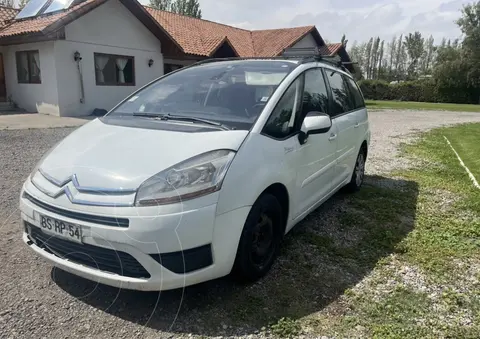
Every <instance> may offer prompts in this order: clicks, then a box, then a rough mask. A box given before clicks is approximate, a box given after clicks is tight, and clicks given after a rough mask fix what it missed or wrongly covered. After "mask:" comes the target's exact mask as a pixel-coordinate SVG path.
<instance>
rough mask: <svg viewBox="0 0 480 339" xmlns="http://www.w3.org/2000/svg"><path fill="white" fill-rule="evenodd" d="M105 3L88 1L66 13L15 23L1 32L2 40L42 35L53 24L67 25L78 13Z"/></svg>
mask: <svg viewBox="0 0 480 339" xmlns="http://www.w3.org/2000/svg"><path fill="white" fill-rule="evenodd" d="M105 1H106V0H86V1H84V2H82V3H80V4H78V5H76V6H73V7H71V8H69V9H68V10H66V11H65V12H60V13H56V14H52V15H46V16H39V17H35V18H31V19H25V20H18V21H14V22H12V23H11V24H10V25H7V26H6V27H5V28H3V29H2V30H0V38H2V37H9V36H15V35H24V34H30V33H42V32H44V31H45V30H48V28H49V27H50V26H52V25H53V24H62V23H63V25H66V24H67V23H69V22H71V21H73V20H74V19H75V18H76V17H75V16H74V15H75V14H76V13H78V12H81V11H84V10H86V9H91V8H94V7H96V6H98V5H100V4H102V3H103V2H105Z"/></svg>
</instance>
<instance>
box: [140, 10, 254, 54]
mask: <svg viewBox="0 0 480 339" xmlns="http://www.w3.org/2000/svg"><path fill="white" fill-rule="evenodd" d="M145 9H146V10H147V11H148V13H150V15H151V16H153V18H154V19H155V20H156V21H157V22H158V23H159V24H160V26H162V27H163V28H164V29H165V30H166V31H167V32H168V33H169V34H170V36H171V37H172V38H173V39H174V40H175V41H176V42H177V44H178V45H179V46H180V47H181V48H182V49H183V51H184V52H185V53H187V54H194V55H201V56H210V55H211V54H212V53H213V52H214V51H215V50H216V49H217V48H218V47H219V44H220V43H222V42H223V41H224V39H225V38H227V37H228V40H229V41H230V43H231V44H232V46H233V47H234V48H235V50H236V51H237V53H238V54H239V55H240V56H247V55H249V56H252V55H254V52H253V44H252V39H251V32H250V31H247V30H244V29H241V28H236V27H232V26H227V25H223V24H219V23H216V22H212V21H207V20H202V19H196V18H192V17H188V16H184V15H179V14H175V13H171V12H166V11H160V10H157V9H154V8H151V7H145Z"/></svg>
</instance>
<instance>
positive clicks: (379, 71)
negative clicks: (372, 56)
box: [377, 40, 385, 79]
mask: <svg viewBox="0 0 480 339" xmlns="http://www.w3.org/2000/svg"><path fill="white" fill-rule="evenodd" d="M384 45H385V41H384V40H382V42H381V44H380V51H379V52H378V68H377V79H379V78H380V77H381V76H380V75H381V74H382V77H383V75H384V73H385V72H384V69H383V63H382V61H383V52H384V50H383V47H384Z"/></svg>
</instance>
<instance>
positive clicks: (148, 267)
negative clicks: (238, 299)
mask: <svg viewBox="0 0 480 339" xmlns="http://www.w3.org/2000/svg"><path fill="white" fill-rule="evenodd" d="M24 189H25V187H24ZM27 193H28V194H29V195H30V196H33V197H34V198H35V199H37V200H39V201H42V202H45V203H46V204H48V206H54V205H53V204H52V202H51V201H48V199H45V198H44V197H42V194H41V193H39V192H34V191H33V189H31V188H30V187H29V190H28V191H27ZM42 198H43V199H42ZM190 207H191V206H190ZM165 208H169V209H171V207H165ZM20 210H21V218H22V220H23V222H24V224H25V225H28V226H29V227H35V228H36V229H35V230H36V231H39V232H41V234H42V231H40V229H41V226H40V221H39V218H38V213H41V214H43V215H45V216H49V217H51V218H55V219H57V220H61V221H65V222H68V223H71V224H76V225H81V226H82V242H83V244H85V245H86V246H88V247H91V246H95V247H94V248H99V249H101V250H102V251H108V250H110V251H116V252H118V254H120V256H119V257H122V256H123V255H124V254H125V256H128V257H129V258H130V257H132V258H133V259H134V261H136V262H138V264H139V265H141V267H142V268H144V269H145V271H147V272H148V274H147V275H145V276H144V277H133V276H126V275H124V274H123V275H122V274H118V272H117V273H115V272H112V270H108V269H102V266H101V265H97V266H96V267H92V266H91V265H90V266H89V265H85V264H84V263H82V262H81V261H78V260H75V259H71V258H70V259H69V257H68V256H66V257H62V255H61V254H59V253H58V252H55V251H53V252H52V251H50V249H49V248H48V242H47V243H46V244H47V248H45V246H42V244H41V243H38V242H37V243H36V242H34V241H32V240H33V239H32V235H31V232H30V235H29V232H27V227H26V228H25V231H24V234H23V240H24V242H25V243H26V244H27V245H28V246H29V247H30V248H31V249H33V250H34V251H35V252H36V253H38V254H39V255H41V256H42V257H44V258H45V259H47V260H48V261H50V262H51V263H52V264H54V265H55V266H57V267H59V268H61V269H63V270H65V271H67V272H70V273H73V274H75V275H78V276H81V277H84V278H86V279H89V280H93V281H96V282H98V283H102V284H106V285H110V286H115V287H119V288H126V289H135V290H145V291H147V290H155V291H159V290H168V289H173V288H181V287H185V286H188V285H192V284H196V283H200V282H203V281H207V280H211V279H215V278H218V277H222V276H225V275H227V274H228V273H230V271H231V269H232V267H233V263H234V260H235V255H236V250H237V247H238V242H239V239H240V235H241V231H242V229H243V225H244V222H245V220H246V217H247V214H248V212H249V210H250V207H243V208H239V209H235V210H233V211H230V212H227V213H224V214H221V215H216V204H215V203H214V204H207V205H206V206H203V207H199V208H195V209H191V208H190V209H188V210H183V211H181V212H177V211H175V212H174V213H163V212H165V211H159V210H158V207H153V208H148V207H139V208H136V207H125V208H115V209H114V213H111V214H110V215H106V214H104V213H103V214H100V213H95V214H96V215H102V216H105V217H108V216H110V217H119V216H121V217H122V218H127V219H128V221H129V225H128V227H115V226H105V225H100V224H98V223H91V222H88V221H84V220H82V221H80V220H77V219H74V218H71V217H68V216H65V214H62V215H61V214H58V213H55V212H52V210H51V209H50V210H47V209H45V208H42V207H40V206H39V205H38V204H35V203H33V202H32V200H29V199H26V198H25V196H24V195H23V194H22V196H21V198H20ZM105 210H106V211H108V209H105ZM82 212H83V213H85V212H86V211H85V210H83V211H82ZM97 212H98V211H97ZM68 244H69V242H68V241H66V242H65V241H64V242H63V243H62V244H61V245H62V246H63V248H64V249H65V247H66V246H68ZM71 245H72V252H73V251H76V252H78V251H79V247H78V246H80V248H81V246H82V245H77V244H75V245H74V244H71ZM199 249H202V251H201V252H198V250H199ZM205 249H208V251H206V250H205ZM196 251H197V252H196ZM64 252H65V251H64ZM178 253H180V254H181V257H182V260H184V262H183V265H180V268H179V265H178V264H177V265H174V266H175V267H176V268H175V267H174V266H172V265H171V263H170V265H167V264H166V262H165V258H170V259H171V258H172V256H173V254H175V255H176V257H178ZM198 253H201V255H202V256H205V255H208V253H209V255H210V261H208V258H207V259H205V258H204V257H202V258H197V259H200V262H201V263H203V264H198V260H197V263H196V264H193V266H192V265H191V264H189V263H192V262H193V261H192V258H193V259H195V257H198ZM85 255H89V253H88V252H87V251H86V253H85ZM101 255H102V256H103V253H102V254H101ZM162 255H164V256H163V257H162ZM165 255H166V256H165ZM189 258H190V259H189ZM162 259H163V261H162ZM204 259H205V260H204ZM175 260H176V259H175ZM175 260H174V261H175ZM177 261H178V260H177ZM194 261H195V260H194ZM161 263H163V264H164V265H162V264H161ZM120 265H121V263H120ZM189 265H190V268H189ZM195 265H197V266H195ZM98 267H100V269H99V268H98ZM167 267H168V268H170V269H168V268H167ZM182 268H183V271H182Z"/></svg>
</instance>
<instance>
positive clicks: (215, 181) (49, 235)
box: [20, 58, 370, 290]
mask: <svg viewBox="0 0 480 339" xmlns="http://www.w3.org/2000/svg"><path fill="white" fill-rule="evenodd" d="M369 141H370V130H369V123H368V116H367V111H366V108H365V103H364V99H363V96H362V94H361V92H360V90H359V88H358V86H357V84H356V83H355V81H354V80H353V79H352V76H351V75H350V73H349V72H348V71H345V70H344V69H343V67H340V66H337V65H335V64H334V63H331V62H326V61H325V60H322V59H320V58H309V59H308V58H307V59H303V60H302V59H301V58H300V59H293V58H290V59H289V58H284V59H274V60H273V59H272V60H246V59H239V60H223V61H215V62H204V63H200V64H198V65H194V66H191V67H187V68H184V69H181V70H178V71H176V72H173V73H169V74H167V75H165V76H163V77H161V78H159V79H157V80H156V81H154V82H152V83H150V84H148V85H146V86H144V87H143V88H142V89H140V90H138V91H137V92H135V93H133V94H132V95H131V96H129V97H128V98H126V99H125V100H124V101H122V102H121V103H120V104H118V105H117V106H116V107H115V108H113V109H112V110H111V111H110V112H109V113H108V114H107V115H105V116H104V117H102V118H98V119H96V120H93V121H91V122H89V123H87V124H85V125H84V126H82V127H80V128H78V129H77V130H75V131H74V132H73V133H71V134H70V135H69V136H68V137H66V138H65V139H64V140H62V141H61V142H60V143H58V144H57V145H55V146H54V147H53V148H52V149H51V150H50V151H49V152H47V153H46V154H45V155H44V156H43V158H42V159H41V160H40V162H39V163H38V164H37V166H36V167H35V169H34V170H33V171H32V173H31V175H30V176H29V178H28V179H27V180H26V182H25V184H24V186H23V188H22V192H21V196H20V208H21V218H22V221H23V226H24V233H23V240H24V242H25V243H26V244H27V245H28V246H29V247H30V248H31V249H32V250H34V251H35V252H36V253H37V254H38V255H40V256H42V257H44V258H45V259H47V260H48V261H50V262H51V263H52V264H53V265H55V266H57V267H59V268H61V269H63V270H65V271H68V272H71V273H73V274H75V275H78V276H81V277H84V278H87V279H90V280H93V281H96V282H99V283H103V284H107V285H111V286H116V287H121V288H127V289H136V290H166V289H172V288H179V287H183V286H187V285H192V284H196V283H200V282H203V281H206V280H210V279H214V278H218V277H222V276H225V275H228V274H230V273H233V274H234V275H235V276H236V277H238V278H240V279H243V280H246V281H254V280H256V279H258V278H260V277H262V276H263V275H264V274H266V273H267V272H268V270H269V269H270V267H271V266H272V264H273V263H274V261H275V258H276V256H277V255H278V252H279V246H280V244H281V240H282V237H283V236H284V235H285V234H286V233H287V232H288V231H289V230H290V229H291V228H292V227H293V226H294V225H295V224H297V223H298V222H299V221H301V220H302V219H303V218H304V217H305V216H307V215H308V214H309V213H310V212H311V211H313V210H314V209H316V208H317V207H318V206H319V205H320V204H322V203H323V202H324V201H325V200H326V199H328V198H329V197H330V196H332V195H333V194H334V193H335V192H337V191H338V190H339V189H340V188H342V187H344V186H347V187H348V188H349V189H351V190H353V191H354V190H357V189H359V188H360V186H361V185H362V181H363V178H364V169H365V160H366V158H367V153H368V146H369Z"/></svg>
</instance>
